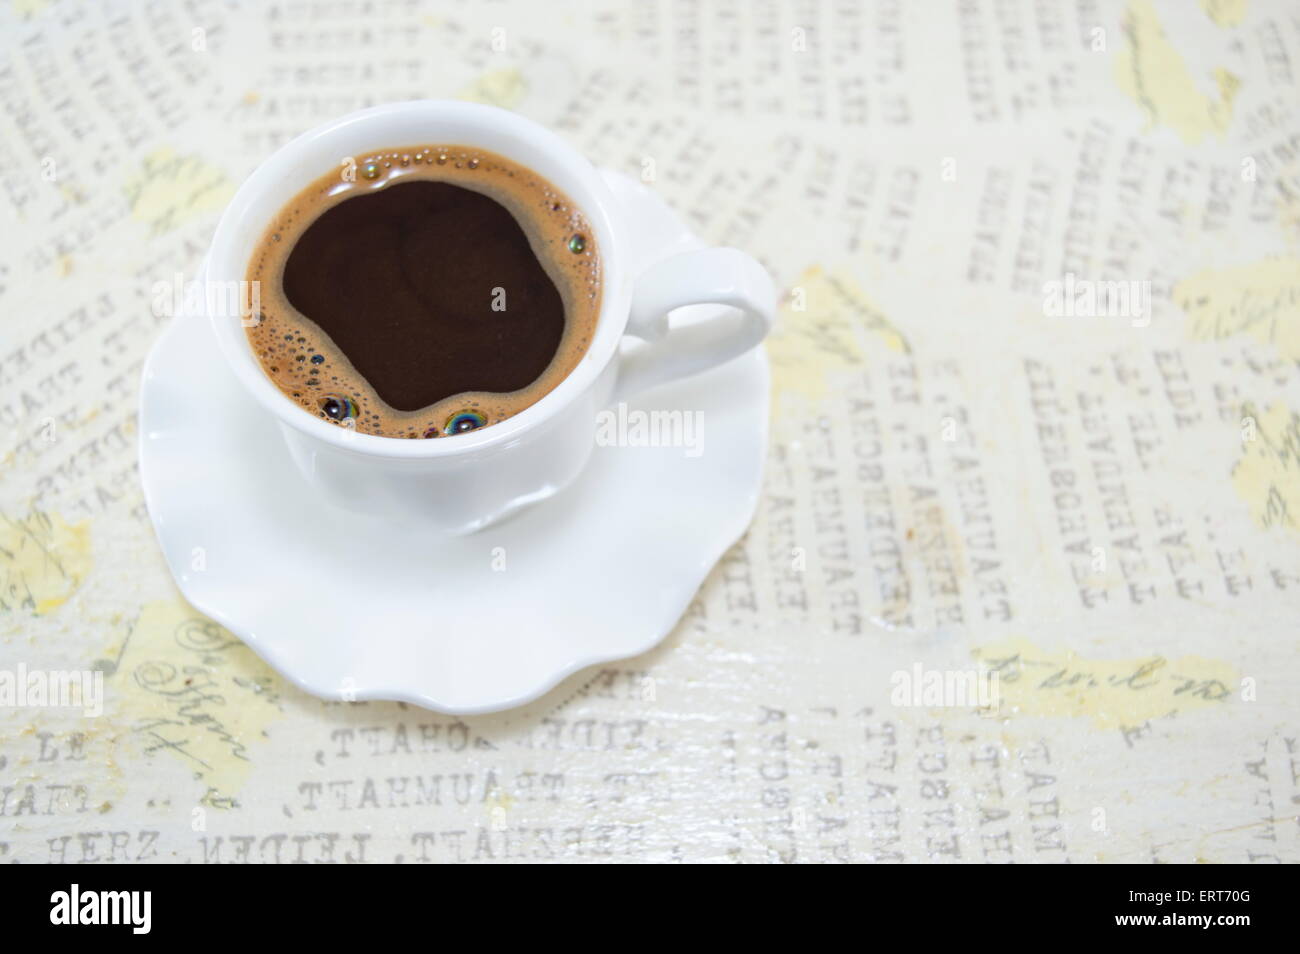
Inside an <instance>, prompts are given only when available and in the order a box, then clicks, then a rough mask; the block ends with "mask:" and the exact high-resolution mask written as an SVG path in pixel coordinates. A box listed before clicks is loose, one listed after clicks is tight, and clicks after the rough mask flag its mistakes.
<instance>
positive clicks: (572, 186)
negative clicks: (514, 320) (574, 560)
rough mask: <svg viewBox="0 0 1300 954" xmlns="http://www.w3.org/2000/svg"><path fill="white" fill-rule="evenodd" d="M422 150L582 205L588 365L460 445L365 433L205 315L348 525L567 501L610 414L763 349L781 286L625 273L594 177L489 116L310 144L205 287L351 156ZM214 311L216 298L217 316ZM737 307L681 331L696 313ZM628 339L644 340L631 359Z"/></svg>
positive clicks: (750, 263)
mask: <svg viewBox="0 0 1300 954" xmlns="http://www.w3.org/2000/svg"><path fill="white" fill-rule="evenodd" d="M423 143H437V144H447V145H464V146H477V147H479V148H482V149H486V150H489V151H491V152H495V153H497V154H499V155H502V156H505V157H506V158H508V159H513V160H514V161H515V162H517V163H520V164H521V165H523V166H526V167H527V168H529V169H532V170H534V171H535V172H537V173H539V174H540V175H541V176H542V177H543V178H544V179H547V180H549V181H550V182H551V183H552V184H553V185H555V186H557V187H558V188H559V189H560V191H562V192H564V193H565V194H567V195H568V196H569V198H570V199H572V200H573V201H574V202H575V203H576V204H577V206H578V207H579V208H580V209H581V210H582V212H583V214H584V215H585V216H586V219H587V222H588V223H589V224H590V226H591V230H592V232H593V233H594V238H595V243H596V247H597V248H598V249H599V252H600V261H601V269H602V274H601V287H602V297H601V308H600V315H599V318H598V321H597V325H596V331H595V334H594V335H593V336H592V340H591V344H590V346H589V348H588V349H587V353H586V355H585V356H584V357H583V358H582V360H581V361H580V362H579V363H578V365H577V367H575V368H574V369H573V371H572V372H570V373H569V375H568V377H566V378H565V379H564V380H563V381H561V382H560V383H559V384H558V385H557V386H556V387H555V388H554V389H553V390H552V391H551V392H550V393H548V394H547V395H546V396H545V397H543V398H542V399H541V400H539V401H538V402H537V403H535V404H533V405H532V406H531V407H528V408H526V409H524V410H523V411H521V412H520V413H518V414H516V415H514V416H513V417H510V418H507V419H506V420H504V421H501V422H499V423H496V424H491V425H489V426H487V427H484V428H481V429H479V430H475V431H469V432H467V433H464V434H458V435H455V436H453V437H447V438H439V439H433V440H402V439H398V438H391V437H379V436H376V435H372V434H360V433H356V432H354V431H351V430H349V429H347V428H344V427H340V426H338V425H337V424H333V423H330V422H328V421H325V420H322V419H320V418H317V417H315V416H313V415H311V414H308V413H307V412H306V411H304V410H303V409H302V408H301V407H299V406H298V405H297V404H295V403H294V402H293V401H292V400H291V399H290V398H288V397H287V396H286V395H284V394H283V393H282V392H281V391H280V390H279V388H277V387H276V386H275V384H273V383H272V382H271V380H270V379H269V378H268V377H267V376H266V374H265V372H263V370H262V368H261V366H260V364H259V363H258V361H257V357H256V356H255V355H254V353H253V350H252V347H251V345H250V343H249V340H248V337H247V334H246V332H245V328H244V322H243V321H242V320H241V317H240V316H239V315H235V314H230V313H228V312H227V310H226V309H220V308H212V307H208V308H207V309H206V310H207V313H208V317H209V320H210V321H211V324H212V329H213V331H214V333H215V334H216V336H217V341H218V342H219V343H220V347H221V350H222V352H223V354H224V355H225V357H226V360H227V362H228V363H229V366H230V368H231V370H232V371H233V372H234V374H235V376H236V377H237V378H238V379H239V382H240V383H241V385H242V386H243V388H244V389H245V390H246V391H247V392H248V394H250V395H251V396H252V397H253V398H254V399H255V400H256V401H257V402H258V403H259V404H260V405H261V406H262V407H263V409H265V411H266V412H267V413H268V414H270V415H272V416H273V417H274V418H275V419H276V420H277V421H278V422H279V424H280V428H281V431H282V432H283V434H284V438H285V440H286V442H287V443H288V446H289V451H290V454H291V456H292V457H293V459H294V461H295V462H296V463H297V466H298V467H299V468H300V470H301V471H302V473H303V475H304V476H305V477H306V479H307V480H308V481H309V482H310V483H311V484H312V485H313V486H314V487H315V488H316V489H317V490H318V491H320V492H321V493H322V494H323V495H325V496H326V497H327V498H329V500H330V501H331V502H332V503H334V504H336V505H338V506H342V507H344V508H346V509H349V510H354V511H361V512H364V513H369V514H374V515H377V516H381V517H386V518H389V519H392V520H398V521H403V522H405V523H409V522H410V521H418V522H419V523H420V524H421V525H424V526H428V527H431V528H434V529H438V530H441V531H445V532H451V533H466V532H470V531H473V530H476V529H479V528H482V527H485V526H488V525H489V524H491V523H493V522H495V521H497V520H500V519H501V518H502V517H504V516H506V515H507V514H510V513H512V512H514V511H516V510H518V509H519V508H521V507H524V506H527V505H528V504H531V503H535V502H537V501H540V500H544V499H546V498H547V497H550V496H551V495H553V494H555V493H556V492H558V491H559V490H561V489H562V488H564V487H565V486H566V485H568V484H569V483H570V482H572V481H573V479H574V478H575V477H576V476H577V475H578V474H579V473H580V472H581V471H582V468H583V466H584V465H585V464H586V463H587V460H588V458H589V457H590V455H591V452H592V449H593V446H594V444H595V428H596V420H597V415H598V413H599V412H600V411H601V410H603V409H604V408H606V407H608V406H609V405H611V404H613V403H617V402H618V401H620V400H624V399H626V398H627V397H628V396H629V395H631V394H634V393H636V392H638V391H641V390H644V389H646V388H650V387H653V386H655V385H658V384H661V383H664V382H667V381H670V380H672V379H674V378H679V377H684V376H686V375H690V374H695V373H696V372H699V371H703V370H705V369H707V368H710V367H713V366H715V365H718V364H721V363H723V362H725V361H729V360H731V359H732V358H735V357H737V356H739V355H740V354H742V353H744V352H745V351H748V350H749V349H750V348H753V347H755V346H756V345H758V344H759V342H761V341H762V340H763V338H764V336H766V335H767V333H768V331H769V330H770V329H771V326H772V321H773V317H774V312H775V306H776V295H775V290H774V288H773V285H772V280H771V278H770V277H769V275H768V274H767V272H766V271H765V270H764V269H763V267H762V266H761V265H759V264H758V263H757V262H756V261H754V259H753V258H751V257H750V256H748V255H746V254H745V253H743V252H740V251H738V250H736V249H730V248H712V249H700V250H695V251H688V252H682V253H679V254H677V255H674V256H672V257H670V258H667V259H665V260H663V261H660V262H658V263H656V264H654V265H652V266H650V267H649V268H648V269H646V270H645V271H644V272H643V273H641V274H630V273H629V267H628V264H627V259H628V236H629V234H631V233H630V231H629V230H632V229H635V228H636V223H635V222H629V221H625V213H624V212H623V210H622V209H621V208H620V207H619V205H618V202H617V200H616V199H615V198H614V196H613V194H612V193H611V192H610V190H609V187H608V186H607V185H606V184H605V181H604V180H603V179H602V178H601V176H600V174H599V173H598V172H597V170H596V168H595V167H594V166H593V165H592V164H591V163H590V162H588V161H587V160H586V159H585V158H583V157H582V156H581V155H580V154H579V153H577V152H576V151H574V150H573V149H572V148H571V147H570V146H569V145H568V144H567V143H565V142H564V140H562V139H560V138H559V137H558V136H556V135H555V134H553V133H551V132H550V131H548V130H547V129H545V128H543V127H542V126H539V125H537V124H536V123H534V122H532V121H530V120H528V119H525V118H523V117H522V116H518V115H516V114H514V113H511V112H507V111H505V110H502V109H496V108H494V107H491V106H481V105H477V104H473V103H461V102H453V101H442V100H424V101H413V102H403V103H394V104H391V105H387V106H378V107H374V108H372V109H366V110H362V111H361V112H357V113H353V114H351V115H348V116H344V117H342V118H341V119H337V120H335V121H333V122H330V123H327V124H326V125H324V126H321V127H319V128H317V129H314V130H312V131H311V132H308V133H305V134H303V135H302V136H299V137H298V138H297V139H295V140H293V141H292V142H290V143H288V144H287V145H285V146H284V147H282V148H281V149H280V150H279V151H277V152H276V153H275V154H274V155H272V156H271V157H270V158H269V159H267V160H266V161H265V162H264V163H263V164H262V165H261V166H260V167H258V169H257V170H256V171H255V172H254V173H253V174H252V175H251V176H249V178H248V180H247V181H246V182H245V183H244V184H243V185H242V186H241V187H240V189H239V191H238V192H237V193H236V194H235V197H234V199H233V200H232V201H231V203H230V206H229V207H228V208H227V209H226V211H225V213H224V214H223V215H222V217H221V221H220V222H219V223H218V225H217V230H216V234H215V236H214V237H213V240H212V247H211V250H210V252H209V254H208V258H207V265H206V274H205V275H204V276H203V281H205V282H206V283H208V285H209V286H212V285H213V284H216V285H217V286H218V287H233V285H232V284H231V283H237V282H240V281H243V280H244V279H245V278H246V277H247V273H248V263H249V260H250V258H251V257H252V254H253V251H254V248H255V246H256V244H257V242H258V241H259V240H260V239H261V238H262V235H263V233H264V231H265V230H266V228H267V226H268V225H269V224H270V221H271V219H272V218H273V217H274V216H275V214H276V213H277V212H279V211H280V209H281V208H283V207H284V205H285V204H287V203H288V202H289V201H290V200H291V199H293V198H294V196H296V195H297V194H298V193H299V192H300V191H301V190H302V189H304V188H306V187H307V185H308V184H310V183H311V182H312V181H314V180H315V179H318V178H320V177H321V176H323V175H325V174H326V173H328V172H329V171H330V170H331V169H340V170H341V169H342V163H343V162H344V161H345V160H346V159H347V158H348V157H355V156H361V155H364V154H366V153H368V152H373V151H375V150H378V149H383V148H386V147H393V146H409V145H418V144H423ZM211 297H212V296H205V301H210V300H211ZM702 303H716V304H720V305H727V306H730V307H729V308H727V309H725V310H723V311H721V312H720V313H719V314H718V315H717V316H716V317H713V318H710V319H709V320H706V321H703V322H696V323H694V324H691V325H689V326H684V327H671V326H670V323H669V320H668V313H669V312H670V311H672V310H673V309H675V308H679V307H683V306H686V305H693V304H702ZM625 336H631V337H634V338H639V339H642V340H643V341H644V342H647V344H646V345H645V346H643V347H639V348H632V349H628V348H622V347H620V345H621V342H622V341H623V339H624V337H625Z"/></svg>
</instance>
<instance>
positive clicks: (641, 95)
mask: <svg viewBox="0 0 1300 954" xmlns="http://www.w3.org/2000/svg"><path fill="white" fill-rule="evenodd" d="M1298 71H1300V16H1297V14H1296V11H1295V8H1294V5H1293V4H1288V3H1283V2H1276V3H1267V2H1262V0H1250V2H1245V0H1201V2H1200V3H1198V4H1191V3H1172V2H1153V0H1130V2H1127V3H1115V2H1109V0H1099V2H1096V3H1090V4H1072V5H1065V4H1062V5H1059V6H1058V5H1054V4H1032V3H1024V4H1017V3H1002V2H994V0H972V2H970V3H963V4H957V5H950V4H944V5H938V4H935V5H933V6H932V5H930V4H923V3H915V4H914V3H901V2H897V0H894V2H878V3H874V4H869V5H861V6H859V5H855V4H843V3H832V2H827V3H814V2H810V3H789V4H786V3H770V4H750V3H745V2H741V0H729V2H691V0H677V2H644V3H613V2H596V3H583V4H580V3H573V4H544V5H543V4H527V3H514V2H502V3H484V4H468V5H462V4H436V3H428V4H426V3H420V2H416V0H398V2H392V3H353V2H342V0H302V2H272V3H266V4H255V3H247V4H241V3H216V2H212V3H206V2H196V3H190V4H176V5H169V4H146V3H122V2H116V0H111V2H104V3H89V2H87V3H76V2H71V0H65V2H44V0H16V2H14V3H12V4H8V5H6V6H5V7H4V8H3V11H0V94H2V95H0V101H2V102H3V109H0V170H3V172H2V174H0V208H3V211H4V222H5V228H3V229H0V384H3V389H2V390H0V420H2V421H3V424H4V426H3V427H0V441H3V444H0V460H3V468H2V470H0V474H2V476H0V657H2V659H0V663H2V664H0V670H2V671H3V672H0V696H2V695H3V692H4V686H5V685H9V686H10V688H11V689H12V687H13V680H14V679H15V678H16V674H17V673H19V672H20V671H27V672H31V671H40V672H46V673H49V672H62V671H80V670H88V669H95V670H98V671H102V672H103V673H104V674H105V676H104V693H105V694H104V711H103V713H102V714H100V715H98V716H96V717H87V716H85V715H84V714H83V713H81V712H80V711H77V710H72V709H67V708H63V709H59V708H49V707H46V708H40V707H32V706H30V705H28V706H17V705H8V704H7V705H5V706H0V860H20V861H83V860H84V861H188V862H196V863H202V862H216V861H267V862H274V861H294V860H336V861H393V860H404V861H437V862H441V861H475V862H485V861H497V862H501V861H538V860H556V861H749V862H765V861H784V862H791V861H859V862H875V861H912V862H923V861H932V862H1007V861H1016V862H1066V861H1070V862H1109V861H1137V862H1157V861H1163V862H1193V861H1209V862H1276V861H1291V862H1295V861H1297V860H1300V744H1298V743H1297V736H1298V734H1300V718H1297V701H1296V700H1297V699H1298V698H1300V693H1298V692H1297V690H1298V689H1300V686H1298V682H1300V655H1297V643H1298V641H1300V640H1298V636H1300V626H1298V625H1297V624H1298V623H1300V248H1298V247H1297V243H1298V240H1300V159H1298V158H1297V150H1300V115H1298V113H1297V106H1298V104H1300V96H1297V72H1298ZM418 97H458V98H462V99H467V100H476V101H480V102H489V103H495V104H497V105H501V106H505V107H507V108H510V109H514V110H517V111H519V112H521V113H523V114H525V115H527V116H529V117H531V118H534V119H536V120H538V121H540V122H542V123H545V124H547V125H549V126H551V127H552V128H554V129H556V130H557V131H558V132H559V133H560V134H561V135H563V136H564V137H565V138H566V139H568V140H569V141H570V142H572V143H573V144H574V145H575V146H576V147H578V148H579V149H580V150H582V151H583V152H584V153H585V154H587V155H588V156H590V157H591V158H592V159H593V161H595V162H597V163H598V164H600V165H602V166H606V167H609V168H613V169H618V170H621V171H623V172H625V173H627V174H629V175H632V176H635V177H637V178H640V179H641V180H642V181H644V182H646V183H647V184H648V185H649V186H651V187H652V188H653V189H655V190H656V191H657V192H659V194H661V195H662V196H663V197H664V198H665V199H666V200H667V201H668V202H669V203H671V204H672V205H673V206H674V207H675V208H676V209H678V210H679V211H680V212H681V213H682V214H683V215H684V216H685V217H686V219H687V220H688V221H689V222H690V224H691V226H692V227H693V228H694V229H695V230H696V231H698V232H699V234H700V235H702V236H704V237H705V238H706V239H707V240H708V241H710V242H713V243H716V244H725V245H734V246H737V247H740V248H744V249H746V250H749V251H751V252H752V253H753V254H754V255H756V256H757V257H758V258H759V259H760V260H761V261H762V262H763V263H764V264H765V265H766V266H767V267H768V268H769V269H770V270H771V271H772V273H773V275H774V276H775V277H776V280H777V282H778V285H779V287H780V288H781V290H782V307H781V314H780V318H779V324H778V327H777V329H776V331H775V333H774V334H773V336H772V337H771V339H770V341H769V342H768V344H767V345H766V347H767V350H768V354H769V356H770V359H771V362H772V366H773V378H774V389H773V392H774V393H773V399H772V405H771V428H772V433H771V446H770V453H769V457H768V463H767V470H766V475H765V490H764V494H763V497H762V500H761V502H760V505H759V509H758V513H757V515H756V517H755V519H754V521H753V524H752V526H751V527H750V529H749V531H748V533H747V535H746V536H745V537H744V538H743V539H742V540H741V541H740V542H739V543H737V544H736V545H735V547H733V548H732V549H731V550H730V552H728V553H727V555H726V556H725V558H724V559H723V560H722V561H721V563H720V564H719V565H718V566H717V567H716V568H715V569H714V570H713V572H712V574H711V575H710V576H709V578H708V580H707V582H706V583H705V584H704V585H703V586H702V587H701V589H700V590H699V593H698V595H697V597H696V599H695V601H694V602H693V604H692V606H691V608H690V609H689V611H688V612H687V613H686V615H685V617H684V618H683V619H682V620H681V622H680V623H679V625H678V626H677V627H676V629H675V630H674V631H673V632H672V633H671V634H670V635H669V636H668V637H667V638H666V639H665V640H664V642H663V643H662V644H661V645H660V646H659V647H658V648H657V649H655V650H654V651H652V652H650V653H648V654H646V655H644V656H642V657H639V658H636V659H630V660H626V661H623V662H619V663H616V664H610V665H607V666H603V667H600V668H599V669H595V670H587V671H584V672H582V673H579V674H577V675H575V676H573V677H572V678H570V679H568V680H567V681H565V682H564V683H563V684H562V685H561V686H559V687H558V688H556V689H555V690H554V691H552V692H550V693H549V694H547V695H546V696H545V697H543V698H542V699H540V700H538V701H537V702H535V703H533V704H530V705H528V706H526V707H524V708H521V709H516V710H513V711H508V712H504V713H499V714H496V715H490V716H480V717H473V718H456V717H451V716H445V715H439V714H436V713H432V712H428V711H424V710H421V709H418V708H412V707H409V706H403V705H399V704H390V703H360V704H348V703H325V702H322V701H319V700H317V699H314V698H312V697H309V696H306V695H304V694H302V693H300V692H299V691H297V690H295V689H294V688H293V687H292V685H290V684H289V683H288V682H286V680H284V679H283V678H282V677H281V676H279V675H278V674H276V673H275V672H273V671H271V670H270V669H268V668H267V667H266V666H265V665H264V664H262V663H261V662H260V661H259V659H258V658H257V657H256V656H255V655H254V654H253V653H252V652H251V651H250V650H249V649H248V648H247V647H245V646H244V645H243V644H242V643H240V642H238V640H235V639H234V638H233V637H230V636H229V635H228V634H226V633H224V632H223V631H222V630H220V628H219V627H217V626H216V624H214V623H211V622H210V621H208V620H205V619H203V618H202V617H201V616H199V615H198V614H197V613H196V612H195V611H194V610H193V609H191V608H190V607H188V606H187V605H186V604H185V602H184V601H183V600H182V599H181V597H180V596H179V593H178V591H177V590H176V588H175V585H174V583H173V582H172V580H171V578H170V576H169V574H168V572H167V569H166V567H165V566H164V563H163V561H162V558H161V555H160V552H159V549H158V546H157V543H156V541H155V539H154V535H153V531H152V529H151V526H150V523H149V519H148V514H147V512H146V510H145V507H144V503H143V499H142V496H141V490H140V485H139V477H138V472H137V460H136V431H135V414H136V410H137V397H138V383H139V376H140V369H141V364H142V362H143V360H144V357H145V355H146V354H147V352H148V349H149V347H150V345H151V344H152V342H153V341H155V340H156V339H157V337H158V335H159V333H160V330H161V328H162V326H163V324H164V323H165V321H166V320H167V318H166V315H165V313H160V309H159V308H158V307H157V305H156V303H155V302H154V301H153V298H154V289H155V286H156V285H157V283H159V282H170V281H172V279H173V276H188V275H192V273H193V270H194V268H195V266H196V264H197V262H198V261H199V259H200V258H201V256H202V254H203V251H204V248H205V246H206V244H207V242H208V240H209V239H210V237H211V234H212V230H213V227H214V225H215V221H216V218H217V217H218V215H219V214H220V211H221V209H222V208H223V206H224V204H225V202H226V201H227V200H228V199H229V197H230V195H231V194H232V192H233V190H234V188H235V187H236V186H237V184H238V183H239V182H240V181H242V179H243V177H245V176H246V175H247V174H248V173H249V171H250V170H251V169H252V168H253V167H255V165H256V164H257V163H258V162H259V161H261V160H262V159H263V158H264V157H265V156H267V155H268V154H270V153H271V152H272V151H273V150H274V149H275V148H276V147H277V146H279V145H280V144H282V143H284V142H285V141H286V140H288V139H289V138H291V137H292V136H294V135H296V134H297V133H299V132H301V131H303V130H305V129H308V128H310V127H312V126H314V125H317V124H319V123H321V122H323V121H325V120H328V119H330V118H332V117H335V116H338V115H340V114H342V113H345V112H348V111H350V110H353V109H357V108H361V107H364V106H368V105H373V104H378V103H384V102H390V101H393V100H401V99H410V98H418ZM161 311H163V312H165V309H162V310H161ZM5 673H9V674H11V675H10V676H5V675H4V674H5ZM964 687H965V688H970V687H975V688H976V689H978V690H981V691H983V690H987V692H988V694H987V696H980V695H979V694H978V693H977V694H976V696H975V697H974V698H972V697H971V696H970V695H969V694H968V693H966V692H964V691H963V688H964ZM0 701H3V700H2V699H0Z"/></svg>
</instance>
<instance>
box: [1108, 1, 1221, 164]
mask: <svg viewBox="0 0 1300 954" xmlns="http://www.w3.org/2000/svg"><path fill="white" fill-rule="evenodd" d="M1124 37H1125V43H1124V46H1123V47H1122V48H1121V49H1120V51H1119V53H1118V54H1117V55H1116V57H1115V78H1116V81H1117V82H1118V83H1119V87H1120V89H1121V90H1123V91H1124V93H1125V94H1126V95H1128V96H1129V97H1130V98H1132V99H1133V100H1134V102H1136V103H1137V104H1138V105H1139V106H1141V107H1142V109H1143V110H1145V112H1146V114H1147V118H1148V120H1149V123H1150V127H1152V128H1154V127H1155V126H1168V127H1169V128H1170V129H1172V130H1173V131H1174V132H1176V133H1177V134H1178V135H1179V136H1180V137H1182V139H1183V141H1184V142H1186V143H1188V144H1189V145H1194V144H1196V143H1198V142H1200V141H1201V140H1202V139H1204V138H1205V137H1206V136H1207V135H1210V134H1213V135H1216V136H1219V137H1222V136H1223V134H1224V132H1225V131H1226V130H1227V128H1228V124H1229V122H1231V120H1232V103H1233V100H1234V98H1235V97H1236V94H1237V90H1238V88H1239V87H1240V85H1241V84H1240V81H1239V80H1238V79H1237V77H1235V76H1233V75H1232V74H1231V73H1229V72H1228V71H1227V70H1222V69H1220V70H1216V71H1215V73H1214V79H1215V83H1216V85H1217V93H1218V99H1217V100H1213V99H1211V98H1210V97H1209V96H1207V95H1205V94H1204V93H1202V92H1201V90H1200V89H1199V88H1198V87H1197V85H1196V80H1195V79H1194V78H1193V76H1192V74H1191V72H1190V71H1189V70H1188V69H1187V64H1186V63H1184V62H1183V58H1182V56H1181V55H1180V54H1179V52H1178V51H1177V50H1176V49H1175V48H1174V46H1173V44H1171V43H1170V42H1169V39H1168V37H1166V36H1165V31H1164V27H1162V26H1161V25H1160V19H1159V18H1158V17H1157V16H1156V11H1155V7H1154V6H1152V4H1151V0H1133V2H1131V3H1130V4H1129V6H1128V10H1127V12H1126V14H1125V16H1124Z"/></svg>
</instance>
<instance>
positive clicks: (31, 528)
mask: <svg viewBox="0 0 1300 954" xmlns="http://www.w3.org/2000/svg"><path fill="white" fill-rule="evenodd" d="M91 562H92V560H91V555H90V521H89V520H84V521H82V522H81V523H78V524H70V523H68V522H67V521H66V520H64V519H63V518H62V517H61V516H59V515H58V514H56V513H45V512H44V511H40V510H38V511H35V512H33V513H32V514H30V515H29V516H27V517H23V518H21V519H14V518H12V517H8V516H5V515H4V514H0V612H23V611H26V612H28V613H34V614H35V615H37V616H44V615H46V614H47V613H52V612H53V611H54V610H56V609H58V608H59V607H60V606H62V605H63V604H64V603H65V602H67V600H68V597H70V596H71V595H72V594H73V593H74V592H75V591H76V589H77V587H78V586H80V585H81V581H82V580H84V579H85V578H86V574H88V573H89V572H90V567H91Z"/></svg>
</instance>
